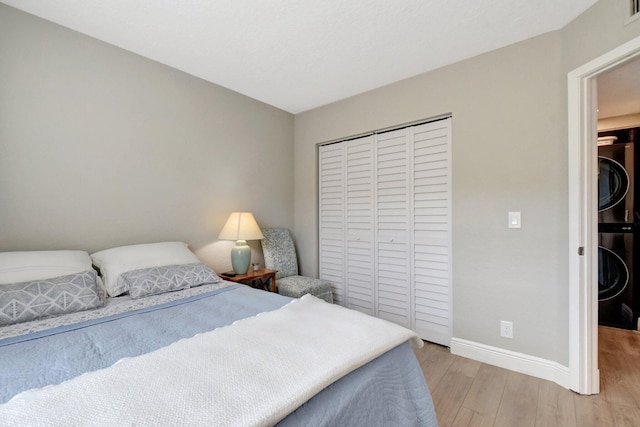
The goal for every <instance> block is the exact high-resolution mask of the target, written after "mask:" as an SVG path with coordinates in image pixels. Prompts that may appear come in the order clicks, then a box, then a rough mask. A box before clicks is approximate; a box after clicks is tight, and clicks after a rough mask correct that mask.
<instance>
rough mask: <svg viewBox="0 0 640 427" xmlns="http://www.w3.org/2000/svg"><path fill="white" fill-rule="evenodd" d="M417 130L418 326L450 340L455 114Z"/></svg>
mask: <svg viewBox="0 0 640 427" xmlns="http://www.w3.org/2000/svg"><path fill="white" fill-rule="evenodd" d="M411 129H412V131H413V153H412V156H411V160H412V162H413V181H412V188H411V191H412V193H413V221H412V222H413V227H412V228H413V278H412V279H413V286H414V307H413V312H414V316H415V319H414V322H415V323H414V328H413V329H414V330H415V331H416V332H417V333H418V335H419V336H420V337H421V338H422V339H425V340H428V341H431V342H435V343H439V344H442V345H446V346H448V345H450V344H449V342H450V340H451V335H452V330H451V325H452V321H451V167H450V166H451V164H450V162H451V119H447V120H440V121H437V122H432V123H427V124H424V125H421V126H416V127H413V128H411Z"/></svg>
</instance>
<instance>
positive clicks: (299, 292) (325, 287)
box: [276, 276, 333, 303]
mask: <svg viewBox="0 0 640 427" xmlns="http://www.w3.org/2000/svg"><path fill="white" fill-rule="evenodd" d="M276 285H277V286H278V293H279V294H281V295H285V296H288V297H293V298H300V297H301V296H303V295H306V294H311V295H313V296H315V297H318V298H320V299H323V300H325V301H326V302H328V303H333V293H332V292H331V284H330V283H329V282H327V281H326V280H321V279H314V278H313V277H306V276H289V277H283V278H282V279H278V280H276Z"/></svg>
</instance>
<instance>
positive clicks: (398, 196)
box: [318, 118, 452, 346]
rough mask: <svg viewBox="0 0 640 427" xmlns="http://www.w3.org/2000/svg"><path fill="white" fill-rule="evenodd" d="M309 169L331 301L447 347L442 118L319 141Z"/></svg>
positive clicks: (447, 166)
mask: <svg viewBox="0 0 640 427" xmlns="http://www.w3.org/2000/svg"><path fill="white" fill-rule="evenodd" d="M318 169H319V172H318V182H319V187H318V191H319V192H318V204H319V266H320V278H322V279H325V280H328V281H330V282H331V284H332V286H333V292H334V299H335V301H336V302H337V303H339V304H341V305H344V306H347V307H349V308H353V309H356V310H359V311H362V312H364V313H368V314H372V315H374V316H377V317H380V318H383V319H387V320H389V321H392V322H394V323H398V324H400V325H403V326H406V327H408V328H411V329H413V330H414V331H416V332H417V333H418V335H419V336H420V337H421V338H423V339H425V340H428V341H432V342H435V343H439V344H442V345H446V346H449V345H450V341H451V335H452V298H451V289H452V281H451V280H452V279H451V118H448V119H443V120H439V121H435V122H431V123H426V124H423V125H418V126H410V127H407V128H404V129H399V130H394V131H390V132H383V133H378V134H374V135H371V136H367V137H363V138H357V139H353V140H349V141H344V142H340V143H335V144H330V145H325V146H322V147H320V149H319V163H318Z"/></svg>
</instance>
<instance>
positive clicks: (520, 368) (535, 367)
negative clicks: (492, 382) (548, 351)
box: [451, 338, 569, 389]
mask: <svg viewBox="0 0 640 427" xmlns="http://www.w3.org/2000/svg"><path fill="white" fill-rule="evenodd" d="M451 354H455V355H458V356H462V357H466V358H468V359H473V360H477V361H479V362H483V363H488V364H490V365H494V366H498V367H500V368H505V369H509V370H511V371H516V372H520V373H523V374H527V375H531V376H533V377H537V378H542V379H544V380H549V381H553V382H554V383H556V384H558V385H560V386H562V387H564V388H566V389H568V388H569V368H568V367H566V366H563V365H561V364H559V363H558V362H553V361H551V360H547V359H542V358H540V357H535V356H530V355H528V354H523V353H516V352H515V351H510V350H505V349H502V348H498V347H492V346H489V345H484V344H480V343H477V342H473V341H467V340H463V339H460V338H451Z"/></svg>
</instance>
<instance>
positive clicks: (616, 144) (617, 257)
mask: <svg viewBox="0 0 640 427" xmlns="http://www.w3.org/2000/svg"><path fill="white" fill-rule="evenodd" d="M639 131H640V127H639V128H631V129H622V130H616V131H608V132H601V133H599V134H598V299H599V307H598V310H599V312H598V323H599V324H601V325H606V326H613V327H616V328H624V329H637V328H638V317H639V316H640V284H638V283H636V278H635V274H634V273H636V274H637V275H638V276H640V270H638V271H635V272H634V265H639V266H640V264H638V263H636V262H635V261H636V259H638V258H639V257H640V250H638V249H639V248H637V246H638V245H639V244H640V215H639V214H638V212H637V211H636V206H635V200H636V199H637V198H636V197H635V191H636V188H638V189H639V190H640V181H639V182H638V185H635V184H636V183H635V176H636V174H635V171H636V154H635V152H636V150H635V148H636V142H637V139H638V137H639V136H640V133H639ZM638 170H639V171H640V169H638Z"/></svg>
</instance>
